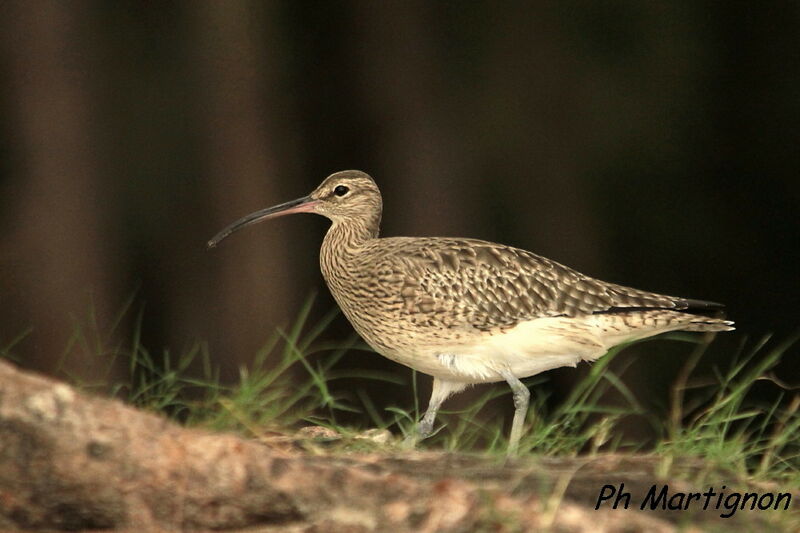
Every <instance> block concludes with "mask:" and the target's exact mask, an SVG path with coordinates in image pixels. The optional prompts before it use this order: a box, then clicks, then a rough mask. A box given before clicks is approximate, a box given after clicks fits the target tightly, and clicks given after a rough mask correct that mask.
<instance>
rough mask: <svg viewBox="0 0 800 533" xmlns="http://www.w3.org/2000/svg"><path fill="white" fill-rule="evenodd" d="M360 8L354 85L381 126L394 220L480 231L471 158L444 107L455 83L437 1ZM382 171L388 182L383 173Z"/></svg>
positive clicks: (402, 225) (420, 227)
mask: <svg viewBox="0 0 800 533" xmlns="http://www.w3.org/2000/svg"><path fill="white" fill-rule="evenodd" d="M354 10H355V19H356V25H357V27H358V28H359V31H360V32H361V33H363V44H362V46H361V48H360V49H359V50H358V51H357V53H358V54H359V55H360V57H359V59H360V60H361V68H359V69H358V73H359V74H360V75H361V79H360V80H358V82H357V83H356V84H355V86H356V87H358V88H359V89H360V90H361V91H362V94H361V95H360V97H361V98H362V99H363V100H364V102H365V103H366V104H367V111H366V114H367V115H371V117H370V120H369V121H370V122H373V123H376V124H378V128H377V130H378V132H379V135H380V136H381V141H380V142H379V143H376V145H377V146H378V147H379V149H380V152H379V154H380V160H381V163H382V167H383V169H382V170H383V172H387V173H389V174H391V176H390V177H387V180H386V182H385V183H386V185H385V186H382V190H383V192H384V194H385V196H386V198H389V199H390V200H389V202H388V203H389V204H390V207H389V209H388V210H387V212H386V219H387V220H388V222H389V224H388V225H389V226H390V227H391V226H394V227H396V228H397V231H398V232H399V233H402V234H407V235H449V236H459V235H464V234H465V233H467V232H469V230H470V229H473V228H471V227H470V220H472V217H470V216H469V213H471V212H472V209H471V207H472V206H471V205H470V200H471V199H473V198H475V196H474V195H473V194H471V188H470V187H469V184H468V183H465V181H466V180H467V179H468V176H469V174H468V173H466V172H462V171H463V170H464V165H465V164H467V163H468V161H465V160H464V158H463V157H462V156H463V149H462V147H461V146H460V144H459V141H460V139H459V136H458V135H457V131H456V127H455V124H453V123H452V122H448V120H447V117H448V114H447V113H446V110H445V109H443V108H442V106H441V105H440V104H441V101H442V95H443V94H446V92H447V90H448V87H447V86H446V85H445V83H444V81H445V76H443V75H442V71H443V70H444V65H443V64H442V59H441V57H440V55H439V54H438V53H437V49H436V46H435V45H436V43H435V42H434V37H435V35H436V34H435V32H436V28H437V25H436V21H435V20H434V19H433V16H432V11H431V6H430V4H428V3H427V2H419V1H410V2H356V3H355V4H354ZM375 177H376V179H377V180H378V182H379V183H381V176H380V175H376V176H375ZM389 180H391V181H389ZM384 203H386V202H384ZM395 221H397V222H395Z"/></svg>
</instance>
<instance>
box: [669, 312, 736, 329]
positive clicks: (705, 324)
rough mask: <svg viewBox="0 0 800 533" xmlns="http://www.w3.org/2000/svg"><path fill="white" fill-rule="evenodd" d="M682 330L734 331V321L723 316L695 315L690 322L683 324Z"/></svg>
mask: <svg viewBox="0 0 800 533" xmlns="http://www.w3.org/2000/svg"><path fill="white" fill-rule="evenodd" d="M680 329H681V330H682V331H732V330H734V329H736V328H734V327H733V321H731V320H725V319H723V318H715V317H709V316H699V315H695V316H694V317H693V318H692V319H691V320H690V321H689V322H688V323H685V324H682V325H681V327H680Z"/></svg>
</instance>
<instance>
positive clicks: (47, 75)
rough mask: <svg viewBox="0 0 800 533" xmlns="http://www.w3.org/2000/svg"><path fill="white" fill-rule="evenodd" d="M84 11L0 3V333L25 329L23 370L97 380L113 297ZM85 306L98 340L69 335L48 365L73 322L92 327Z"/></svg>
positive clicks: (53, 4)
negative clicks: (2, 173) (4, 155)
mask: <svg viewBox="0 0 800 533" xmlns="http://www.w3.org/2000/svg"><path fill="white" fill-rule="evenodd" d="M87 8H88V4H86V3H80V2H78V3H65V2H59V1H48V0H44V1H42V0H25V1H23V0H20V1H12V2H5V3H4V4H3V6H2V13H1V14H0V33H2V34H3V35H2V36H0V42H2V44H3V45H4V50H3V60H4V63H5V65H6V66H7V72H6V78H7V80H8V82H9V87H8V91H7V93H6V94H7V99H6V102H7V105H8V106H9V109H8V110H7V113H8V115H9V116H10V123H11V131H12V132H13V133H12V137H11V138H12V142H11V156H12V160H13V161H12V164H11V166H10V178H9V180H8V184H7V186H6V187H5V188H4V191H3V196H5V198H6V200H5V201H6V202H7V205H8V210H9V213H8V215H7V216H8V217H9V221H10V224H9V225H10V226H11V227H12V233H11V234H10V235H8V236H6V238H5V240H4V241H3V243H2V259H0V261H2V269H0V270H2V271H3V276H4V280H3V286H4V287H12V289H11V294H7V295H6V296H7V297H8V298H10V299H11V301H10V302H9V300H8V299H4V301H3V303H2V305H1V306H0V308H2V312H3V313H5V314H6V315H7V316H6V317H5V318H4V319H3V320H2V322H3V331H2V334H3V336H4V337H5V336H9V335H10V336H13V335H15V334H17V333H19V330H20V329H22V328H24V327H29V326H30V327H33V328H34V332H33V341H34V342H33V344H32V345H31V343H29V342H26V343H24V352H25V354H24V355H25V357H26V359H27V361H26V365H27V366H33V367H38V368H41V369H45V370H49V371H51V372H52V371H53V370H54V368H55V367H56V365H57V364H59V363H63V368H64V370H66V371H68V372H70V373H71V374H72V375H73V376H75V377H76V378H79V379H83V380H96V379H98V378H103V377H111V376H105V375H104V370H103V369H102V368H101V367H100V365H99V363H101V362H102V361H100V360H98V359H96V358H93V357H92V352H95V351H105V350H106V349H107V348H108V346H109V345H110V344H111V343H112V341H113V339H112V338H111V334H112V332H111V331H110V330H111V322H112V320H111V318H112V315H113V313H114V312H116V311H117V309H116V306H119V305H120V304H121V300H120V299H119V297H118V293H117V288H116V287H115V281H114V280H115V279H116V276H115V274H116V267H117V265H116V264H115V261H113V259H112V255H111V254H112V250H111V246H110V244H109V243H110V235H109V234H110V233H111V231H110V229H109V223H108V222H109V217H108V215H109V213H108V212H107V211H108V207H107V206H108V201H109V198H108V194H107V191H108V189H107V188H106V186H105V183H106V180H104V179H101V176H100V169H99V163H98V155H97V150H96V148H95V140H96V129H95V126H96V125H95V124H94V123H93V120H94V117H93V116H92V105H93V100H94V96H93V90H94V81H95V80H93V78H92V73H93V72H95V68H94V66H93V64H92V57H91V56H90V55H89V50H90V45H89V43H88V42H87V38H88V36H89V34H88V28H87V18H88V17H87ZM9 304H10V305H9ZM90 310H93V312H94V315H95V318H96V325H97V333H99V334H100V337H101V338H105V339H104V340H105V342H100V343H99V344H94V341H89V342H88V344H83V343H81V342H80V341H79V342H78V343H77V344H75V345H74V346H73V347H72V349H71V350H70V353H68V354H67V355H68V357H66V358H65V359H64V360H63V361H59V357H60V356H62V354H64V353H65V348H66V347H67V344H68V340H69V338H70V336H71V335H73V334H74V333H76V332H77V331H78V329H77V325H76V320H77V321H79V322H81V323H83V326H87V325H88V326H89V330H85V329H84V330H83V331H84V333H86V334H87V335H91V333H92V332H91V329H92V328H93V325H92V324H91V323H88V324H87V323H86V322H87V320H88V322H91V321H92V319H91V318H90V316H89V312H90ZM9 315H10V316H9ZM89 344H91V345H89ZM29 347H31V348H32V349H29Z"/></svg>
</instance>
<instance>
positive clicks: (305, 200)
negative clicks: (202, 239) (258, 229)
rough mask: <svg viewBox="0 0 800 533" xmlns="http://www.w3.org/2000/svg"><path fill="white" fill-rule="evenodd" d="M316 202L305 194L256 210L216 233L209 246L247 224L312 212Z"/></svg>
mask: <svg viewBox="0 0 800 533" xmlns="http://www.w3.org/2000/svg"><path fill="white" fill-rule="evenodd" d="M316 203H317V200H314V199H313V198H311V197H310V196H303V197H302V198H298V199H297V200H292V201H290V202H286V203H284V204H280V205H275V206H272V207H268V208H266V209H262V210H260V211H256V212H255V213H250V214H249V215H247V216H245V217H242V218H240V219H239V220H237V221H236V222H234V223H233V224H231V225H230V226H227V227H226V228H225V229H223V230H222V231H220V232H219V233H217V234H216V235H214V237H213V238H212V239H211V240H210V241H208V247H209V248H214V247H215V246H216V245H218V244H219V242H220V241H221V240H222V239H224V238H225V237H227V236H228V235H230V234H231V233H233V232H234V231H237V230H240V229H242V228H243V227H245V226H250V225H252V224H256V223H258V222H261V221H262V220H267V219H268V218H275V217H279V216H282V215H291V214H292V213H311V212H313V211H314V206H315V205H316Z"/></svg>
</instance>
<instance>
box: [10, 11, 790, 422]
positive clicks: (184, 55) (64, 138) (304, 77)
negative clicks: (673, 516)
mask: <svg viewBox="0 0 800 533" xmlns="http://www.w3.org/2000/svg"><path fill="white" fill-rule="evenodd" d="M798 6H800V4H798V3H797V2H794V1H785V2H781V1H766V2H758V3H752V2H697V1H694V0H683V1H670V2H639V1H634V0H627V1H626V0H618V1H610V2H585V1H569V0H567V1H564V0H561V1H550V2H547V1H545V2H524V3H522V2H520V3H516V2H508V3H496V2H486V1H475V2H456V1H437V2H429V1H403V2H372V1H366V0H365V1H355V2H322V1H318V2H312V1H303V2H298V1H294V0H283V1H274V2H248V1H236V2H234V1H229V2H215V1H193V2H154V1H141V0H138V1H117V2H106V1H102V0H96V1H75V2H61V1H40V0H36V1H34V0H19V1H8V0H6V1H0V45H1V48H0V346H4V345H6V346H7V345H8V344H9V343H11V342H12V341H13V340H14V339H17V338H18V337H19V336H20V335H21V334H23V333H24V332H26V331H28V330H29V328H32V329H30V332H29V333H28V334H27V335H25V336H24V338H22V339H21V340H19V341H18V342H16V343H15V344H14V346H13V348H12V350H11V351H12V352H13V353H14V355H15V356H16V357H17V358H18V360H19V361H21V364H22V365H23V366H25V367H29V368H33V369H37V370H40V371H44V372H48V373H56V367H57V366H58V365H59V362H61V366H62V368H60V370H67V371H69V373H71V374H72V375H75V376H79V377H81V378H82V379H88V380H92V379H101V378H102V379H107V378H109V375H108V374H106V373H105V370H103V371H102V372H101V371H100V369H98V368H97V367H96V365H95V364H94V363H93V362H92V361H93V359H92V358H91V356H90V355H89V354H87V353H84V352H85V351H86V349H85V347H81V346H80V345H79V344H80V343H77V344H76V343H72V344H70V339H71V338H73V340H74V335H75V331H76V327H83V326H81V324H84V325H85V324H86V323H87V322H91V321H92V317H91V315H90V310H93V311H91V313H93V314H94V316H95V317H96V321H97V323H98V330H99V331H101V332H105V333H106V334H107V335H106V338H105V339H100V341H98V342H99V343H100V344H103V343H109V344H112V343H113V342H116V341H115V339H127V338H129V337H130V335H132V328H133V325H134V323H135V318H136V312H135V310H136V309H139V308H141V306H142V305H144V314H143V318H142V340H143V342H144V343H145V344H146V345H147V346H149V347H151V349H153V350H155V351H159V350H161V349H162V348H164V347H169V348H170V349H171V350H173V351H174V352H180V351H181V350H184V349H186V347H187V346H190V345H192V343H194V342H196V341H198V340H200V341H206V342H207V343H208V346H209V349H210V353H211V354H212V356H213V357H214V360H215V362H216V363H217V364H219V365H221V367H222V369H223V377H226V376H227V377H228V378H233V377H234V376H235V372H236V369H237V368H238V366H239V365H241V364H245V363H247V362H249V361H251V360H252V357H253V354H254V353H255V351H256V350H257V349H258V347H259V346H261V345H262V344H263V342H264V341H265V339H266V338H267V337H268V336H269V334H270V333H271V332H272V331H273V330H274V328H275V327H276V326H280V325H287V324H290V323H291V322H292V320H293V319H294V317H295V316H296V315H297V313H298V312H299V310H300V308H301V307H302V305H303V302H304V301H305V300H306V298H307V296H308V295H309V294H310V293H312V292H313V291H318V292H319V295H318V297H317V299H316V302H315V304H314V308H313V311H312V322H313V321H314V320H315V319H317V318H319V317H320V316H322V315H323V314H324V313H326V312H327V311H329V310H330V309H331V308H333V306H334V305H335V304H334V302H333V300H332V298H331V297H330V295H329V294H328V292H327V290H326V289H325V288H324V283H323V280H322V278H321V275H320V274H319V268H318V260H317V251H318V247H319V245H320V243H321V239H322V236H323V234H324V232H325V231H326V229H327V223H326V222H325V221H324V220H323V219H321V218H317V217H311V216H298V217H293V218H288V219H281V220H277V221H272V222H270V223H268V224H264V225H262V226H259V227H257V228H252V229H250V230H248V231H245V232H242V233H239V234H237V235H235V237H234V238H231V239H229V240H228V241H226V242H225V243H224V246H221V247H220V248H219V249H217V250H214V251H213V252H208V251H206V249H205V242H206V240H207V239H208V238H209V237H210V236H211V235H213V234H214V233H215V232H216V231H217V230H219V229H220V228H221V227H222V226H224V225H226V224H228V223H229V222H231V221H233V220H234V219H236V218H238V217H240V216H241V215H244V214H246V213H249V212H250V211H253V210H256V209H259V208H262V207H265V206H268V205H271V204H275V203H279V202H282V201H286V200H289V199H292V198H295V197H298V196H302V195H305V194H307V193H308V192H309V191H310V190H311V189H312V188H313V187H315V186H316V185H317V183H318V182H319V181H321V180H322V179H323V178H324V177H325V176H326V175H328V174H330V173H332V172H334V171H337V170H343V169H348V168H357V169H361V170H365V171H367V172H369V173H370V174H371V175H373V176H374V177H375V179H376V181H377V182H378V184H379V185H380V187H381V190H382V191H383V194H384V207H385V214H384V223H383V234H384V235H452V236H470V237H476V238H484V239H489V240H495V241H500V242H503V243H506V244H511V245H515V246H518V247H521V248H525V249H528V250H532V251H535V252H537V253H539V254H542V255H544V256H547V257H550V258H552V259H555V260H557V261H559V262H562V263H565V264H567V265H569V266H572V267H573V268H576V269H578V270H580V271H582V272H585V273H587V274H590V275H593V276H596V277H599V278H602V279H606V280H609V281H614V282H618V283H623V284H626V285H631V286H635V287H639V288H643V289H648V290H653V291H659V292H664V293H668V294H676V295H682V296H689V297H695V298H703V299H709V300H715V301H721V302H725V303H726V304H727V305H728V308H729V316H730V317H731V318H733V319H734V320H736V323H737V327H738V330H737V332H735V333H733V334H726V335H721V336H719V337H718V339H717V340H716V342H715V343H714V345H713V346H712V352H713V354H712V355H711V361H712V362H716V363H719V364H722V365H723V366H724V365H725V360H726V358H729V357H731V356H732V355H733V354H734V353H736V351H737V350H738V349H739V347H740V345H741V344H742V343H749V344H752V343H753V342H754V341H755V339H758V338H761V337H762V336H763V335H765V334H767V333H774V334H775V335H776V338H778V339H784V338H786V337H787V336H789V335H791V334H792V333H795V332H796V331H797V329H798V326H800V319H799V317H798V309H800V292H799V291H798V274H797V273H798V269H799V268H800V252H799V251H798V250H800V246H799V244H800V217H798V210H800V173H799V172H798V169H800V149H798V141H799V140H800V38H799V37H800V7H798ZM132 295H133V298H134V304H133V309H134V312H129V313H127V314H126V316H125V317H124V318H123V320H122V322H121V323H120V325H119V326H117V327H116V328H115V327H114V322H115V320H114V317H115V316H116V314H117V313H118V312H119V311H120V309H122V308H123V305H124V302H125V301H126V300H127V299H128V298H130V297H131V296H132ZM350 331H351V330H350V328H349V326H348V325H347V323H346V321H345V320H344V319H343V318H341V317H340V318H339V319H338V320H337V321H336V322H335V325H334V327H332V328H330V329H329V330H328V331H327V332H326V338H328V339H330V340H337V339H339V340H341V339H344V338H346V337H347V336H348V335H349V334H350ZM690 350H691V346H689V345H686V344H682V343H676V342H669V341H661V342H649V343H645V344H641V345H637V346H635V347H633V348H631V349H629V350H628V351H627V352H626V354H627V355H624V357H623V358H633V359H632V360H634V361H636V362H635V363H634V364H633V365H632V368H631V369H630V370H629V372H628V373H627V374H626V381H627V382H628V384H629V386H631V387H633V388H634V389H635V390H636V392H637V395H638V396H640V397H643V399H644V400H645V403H647V401H650V402H652V403H653V404H654V405H655V406H656V407H655V408H656V409H657V408H658V405H661V404H663V403H664V402H665V399H664V398H666V396H665V394H666V393H665V391H666V390H667V387H668V386H669V383H670V382H671V381H672V379H673V377H674V375H675V373H676V372H677V369H678V368H679V367H680V365H681V363H682V361H683V360H684V359H685V358H686V356H687V354H688V353H689V351H690ZM792 354H793V356H792ZM65 355H68V357H65ZM797 355H798V350H797V349H796V348H794V349H792V350H790V352H787V357H786V358H785V361H784V362H783V364H782V365H781V367H780V368H779V369H778V370H779V372H780V373H781V374H782V375H783V377H784V378H785V379H788V380H790V381H791V379H792V378H793V377H794V376H796V375H797V371H798V370H800V364H798V358H797ZM345 363H346V364H347V365H350V366H352V367H369V368H376V369H386V370H391V371H393V372H397V373H399V374H402V375H404V376H407V375H408V372H407V370H405V369H403V368H401V367H398V366H396V365H394V364H393V363H389V362H388V361H384V360H383V359H381V358H379V357H378V356H375V355H374V354H373V355H369V354H367V355H365V354H353V355H352V357H348V358H346V359H345ZM64 365H66V368H63V367H64ZM125 365H126V362H125V361H119V362H118V367H119V368H118V369H117V370H115V372H117V373H124V369H125ZM580 373H581V370H579V371H578V372H575V371H574V370H572V369H567V370H564V371H555V372H553V373H552V375H553V378H552V383H553V385H551V388H552V390H553V391H554V400H553V401H558V398H559V395H563V393H562V392H560V391H562V390H566V389H567V386H568V384H569V383H570V382H571V380H573V379H575V376H577V375H580ZM100 374H102V375H100ZM110 379H113V372H112V375H111V378H110ZM795 381H796V380H795ZM426 387H428V382H427V381H424V383H423V387H422V388H423V392H421V396H425V395H426V392H425V390H426ZM395 393H396V394H397V396H392V394H395ZM409 397H410V392H408V391H405V390H404V389H402V388H397V390H394V389H392V391H388V392H384V395H383V396H380V395H379V396H378V398H377V399H376V401H377V402H378V404H379V406H385V405H390V404H392V403H393V402H401V403H402V402H406V403H408V401H409ZM506 400H508V398H506ZM426 401H427V398H423V404H424V403H425V402H426ZM381 402H383V403H381ZM504 405H505V404H504ZM508 407H509V409H510V402H509V406H508Z"/></svg>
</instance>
